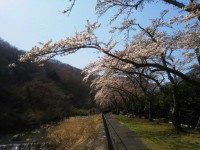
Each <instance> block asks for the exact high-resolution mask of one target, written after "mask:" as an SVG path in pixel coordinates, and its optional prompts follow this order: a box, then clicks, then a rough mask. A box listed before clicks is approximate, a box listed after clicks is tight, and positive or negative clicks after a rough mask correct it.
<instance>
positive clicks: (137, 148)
mask: <svg viewBox="0 0 200 150" xmlns="http://www.w3.org/2000/svg"><path fill="white" fill-rule="evenodd" d="M105 119H106V123H107V126H108V130H109V133H110V138H111V141H112V143H113V149H114V150H147V149H148V148H147V147H146V145H144V144H143V143H142V141H141V140H140V138H139V136H138V135H137V134H136V133H134V132H133V131H131V130H130V129H129V128H128V127H126V126H124V125H122V124H120V123H119V121H117V119H115V118H113V116H112V115H110V114H106V115H105Z"/></svg>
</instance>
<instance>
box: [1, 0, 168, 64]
mask: <svg viewBox="0 0 200 150" xmlns="http://www.w3.org/2000/svg"><path fill="white" fill-rule="evenodd" d="M95 2H96V0H78V1H77V3H76V4H75V6H74V8H73V11H72V12H71V14H70V15H69V16H68V15H67V14H63V13H61V12H62V10H64V9H66V7H67V6H69V3H68V0H0V37H1V38H2V39H4V40H5V41H8V42H9V43H10V44H12V45H13V46H15V47H17V48H18V49H20V50H30V49H31V47H33V46H34V45H38V42H46V41H48V40H49V39H53V40H54V41H58V40H60V39H64V38H65V37H66V36H72V35H73V33H74V32H75V31H81V30H83V29H84V26H85V23H86V20H87V19H89V20H92V21H96V19H97V16H96V15H95ZM161 9H167V6H166V5H164V4H162V3H161V4H157V5H155V4H153V5H151V6H148V7H147V8H146V9H145V14H146V15H144V14H141V13H135V16H136V17H138V21H139V22H140V23H141V24H143V25H145V24H147V21H148V18H155V17H156V16H158V14H159V13H158V12H160V10H161ZM109 14H111V15H112V12H109ZM104 20H108V16H104V17H102V18H101V19H100V22H103V23H104ZM106 24H107V23H104V24H103V27H104V28H103V29H102V30H101V31H100V32H99V33H98V34H99V36H100V38H102V39H107V38H109V36H110V35H109V34H107V32H106V31H107V27H106ZM118 39H120V38H118ZM98 56H99V54H97V53H95V50H91V49H90V50H88V49H84V50H81V51H79V52H77V53H75V54H72V55H69V56H64V57H62V58H61V57H56V59H59V60H60V61H62V62H64V63H68V64H70V65H72V66H75V67H77V68H83V67H84V66H85V65H86V64H88V63H89V62H90V61H93V60H95V59H97V57H98Z"/></svg>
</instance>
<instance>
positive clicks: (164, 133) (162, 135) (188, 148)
mask: <svg viewBox="0 0 200 150" xmlns="http://www.w3.org/2000/svg"><path fill="white" fill-rule="evenodd" d="M114 117H115V118H116V119H118V120H119V121H120V123H122V124H124V125H126V126H128V127H129V128H130V129H131V130H133V131H134V132H136V133H138V135H139V136H140V137H141V140H142V141H143V142H144V143H145V144H146V145H147V147H148V148H149V149H151V150H199V149H200V135H198V133H197V132H195V131H187V132H186V133H176V134H172V135H169V134H170V133H172V132H173V130H174V127H173V126H172V125H171V124H166V123H161V124H155V123H153V122H149V121H148V120H145V119H138V118H131V119H130V118H127V117H126V116H122V115H119V116H117V115H116V116H114Z"/></svg>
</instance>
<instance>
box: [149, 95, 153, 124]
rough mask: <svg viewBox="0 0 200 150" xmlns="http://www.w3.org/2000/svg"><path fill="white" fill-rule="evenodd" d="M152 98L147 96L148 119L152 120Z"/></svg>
mask: <svg viewBox="0 0 200 150" xmlns="http://www.w3.org/2000/svg"><path fill="white" fill-rule="evenodd" d="M152 105H153V104H152V100H151V98H149V121H153V106H152Z"/></svg>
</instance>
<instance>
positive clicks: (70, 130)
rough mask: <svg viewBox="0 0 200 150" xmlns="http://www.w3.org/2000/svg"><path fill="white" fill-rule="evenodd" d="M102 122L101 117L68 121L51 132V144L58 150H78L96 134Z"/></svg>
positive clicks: (49, 135)
mask: <svg viewBox="0 0 200 150" xmlns="http://www.w3.org/2000/svg"><path fill="white" fill-rule="evenodd" d="M101 122H102V120H101V115H93V116H88V117H71V118H69V119H66V120H64V121H62V122H60V123H59V125H57V126H56V127H54V128H52V129H50V130H49V133H48V140H49V143H50V144H51V145H52V148H53V149H56V150H74V149H77V147H78V146H79V145H81V144H82V143H85V142H86V141H87V140H88V139H89V138H90V137H91V136H92V135H93V134H95V132H96V131H97V130H98V128H99V124H100V123H101Z"/></svg>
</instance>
